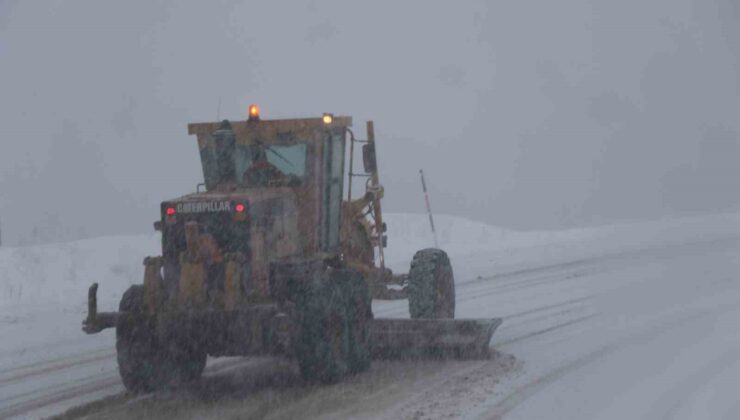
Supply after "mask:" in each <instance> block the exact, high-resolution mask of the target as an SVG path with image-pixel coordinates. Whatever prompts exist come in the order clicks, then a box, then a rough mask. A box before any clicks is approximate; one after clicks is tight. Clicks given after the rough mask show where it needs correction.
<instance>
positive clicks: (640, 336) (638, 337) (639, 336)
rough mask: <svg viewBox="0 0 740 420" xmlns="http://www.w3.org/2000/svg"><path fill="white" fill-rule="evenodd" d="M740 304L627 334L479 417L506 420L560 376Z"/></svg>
mask: <svg viewBox="0 0 740 420" xmlns="http://www.w3.org/2000/svg"><path fill="white" fill-rule="evenodd" d="M738 305H740V302H733V303H730V304H725V305H721V308H724V309H719V308H714V309H713V310H704V311H699V312H697V313H694V314H689V315H684V316H683V317H681V318H678V319H673V320H671V321H667V322H664V323H659V324H658V325H655V326H653V327H650V328H647V329H644V330H642V331H640V332H637V333H635V334H632V335H627V336H625V337H622V338H621V339H618V340H615V341H613V342H612V343H609V344H607V345H604V346H601V347H599V348H597V349H595V350H593V351H590V352H588V353H586V354H584V355H582V356H580V357H577V358H575V359H573V360H571V361H569V362H566V363H565V364H562V365H560V366H558V367H556V368H554V369H552V370H550V371H548V372H545V373H544V374H542V375H539V376H537V377H535V378H534V379H532V380H530V381H529V382H527V383H525V384H524V385H521V386H519V387H517V388H515V389H514V390H513V391H512V392H510V393H509V394H507V395H506V396H505V397H503V398H502V399H500V400H498V401H497V402H496V403H495V404H494V405H493V406H492V407H491V408H489V409H488V410H486V412H484V413H480V414H481V415H480V417H485V418H487V419H492V420H500V419H502V418H503V416H504V415H506V414H507V413H509V412H511V411H512V410H514V409H515V408H517V407H518V406H520V405H521V404H522V403H523V402H524V401H526V400H528V399H529V398H531V397H533V396H534V395H536V394H537V393H539V392H540V391H542V390H543V389H545V388H547V387H548V386H549V385H551V384H552V383H554V382H556V381H557V380H558V379H560V378H561V377H563V376H565V375H567V374H568V373H571V372H573V371H576V370H578V369H580V368H582V367H584V366H586V365H588V364H590V363H592V362H594V361H596V360H598V359H600V358H602V357H604V356H606V355H608V354H609V353H612V352H614V351H617V350H619V349H621V348H625V347H629V346H630V345H632V344H635V343H638V342H640V341H642V340H645V339H650V338H653V337H655V336H656V335H658V334H660V333H663V332H667V331H670V330H673V329H676V328H680V327H683V326H684V325H686V324H688V323H690V322H692V321H695V320H697V319H700V318H703V317H706V316H716V315H717V314H719V313H724V312H730V311H732V310H737V307H738ZM527 338H529V337H527Z"/></svg>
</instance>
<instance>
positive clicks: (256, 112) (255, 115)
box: [249, 104, 260, 121]
mask: <svg viewBox="0 0 740 420" xmlns="http://www.w3.org/2000/svg"><path fill="white" fill-rule="evenodd" d="M259 119H260V107H259V106H257V104H252V105H249V121H257V120H259Z"/></svg>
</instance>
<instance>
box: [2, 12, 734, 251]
mask: <svg viewBox="0 0 740 420" xmlns="http://www.w3.org/2000/svg"><path fill="white" fill-rule="evenodd" d="M351 3H352V4H350V2H345V1H338V0H337V1H311V2H292V3H291V4H292V6H289V5H287V4H284V3H283V2H232V1H226V0H224V1H211V2H184V1H180V2H174V1H173V2H161V1H157V2H153V1H143V0H136V1H128V2H101V1H77V2H63V1H48V2H20V1H12V0H10V1H9V0H0V137H1V141H2V149H1V150H0V219H1V220H2V227H3V239H4V242H5V243H10V244H18V243H30V242H45V241H55V240H63V239H72V238H80V237H89V236H97V235H103V234H117V233H132V232H147V231H150V230H151V222H153V221H154V220H155V219H157V218H158V205H159V203H160V202H161V201H163V200H165V199H168V198H173V197H176V196H179V195H182V194H185V193H189V192H192V191H194V189H195V186H196V184H197V183H199V182H201V181H202V172H201V169H200V165H199V161H198V154H197V146H196V143H195V139H194V138H193V137H190V136H188V135H187V127H186V125H187V123H189V122H197V121H210V120H215V119H216V117H217V115H216V114H217V108H218V104H219V101H220V103H221V106H220V117H221V118H231V119H243V118H244V117H245V114H246V109H247V106H248V105H249V104H250V103H253V102H254V103H259V104H260V105H261V108H262V113H263V118H287V117H305V116H319V115H321V113H322V112H334V113H336V114H343V115H352V116H353V117H354V118H355V127H354V130H355V132H356V133H362V132H363V130H364V121H365V120H366V119H374V120H375V124H376V135H377V139H378V142H379V144H378V154H379V160H380V171H381V173H380V176H381V182H382V183H383V184H384V185H385V187H386V200H385V203H384V206H385V207H384V208H385V209H386V210H387V211H395V212H423V211H424V202H423V196H422V195H421V191H420V185H419V180H418V169H419V168H421V167H423V168H424V169H425V172H426V173H427V176H428V183H429V187H430V194H431V200H432V205H433V207H434V210H435V211H436V212H437V213H447V214H457V215H461V216H467V217H470V218H473V219H477V220H482V221H486V222H489V223H493V224H497V225H503V226H510V227H517V228H560V227H570V226H578V225H586V224H594V223H609V222H614V221H622V220H631V219H640V218H655V217H663V216H669V215H680V214H686V213H693V212H719V211H731V210H738V209H740V195H739V194H738V193H737V192H738V191H739V188H738V187H740V181H739V180H740V165H739V164H738V162H740V142H739V139H738V133H740V118H738V116H739V114H740V106H739V105H740V100H739V99H738V93H739V91H738V87H739V84H738V74H739V73H738V71H739V70H740V6H738V5H737V3H736V2H735V1H734V0H701V1H700V0H656V1H652V2H644V1H637V0H626V1H620V2H614V1H586V0H572V1H562V2H552V1H545V0H538V1H530V2H514V1H511V2H503V1H502V2H483V1H471V2H451V1H434V2H432V1H418V2H395V1H374V2H361V3H359V2H358V3H355V2H351ZM391 234H392V232H391Z"/></svg>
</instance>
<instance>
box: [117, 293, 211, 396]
mask: <svg viewBox="0 0 740 420" xmlns="http://www.w3.org/2000/svg"><path fill="white" fill-rule="evenodd" d="M119 309H120V311H121V312H125V313H126V314H127V315H130V316H126V317H125V318H123V319H122V320H121V321H120V322H119V324H118V326H117V327H116V350H117V353H118V371H119V372H120V374H121V379H122V381H123V384H124V386H125V387H126V389H127V390H129V391H131V392H136V393H139V392H151V391H155V390H157V389H161V388H163V387H165V386H167V385H169V384H173V383H176V382H183V381H190V380H194V379H198V378H199V377H200V375H201V373H202V372H203V369H204V368H205V364H206V353H205V351H203V350H199V349H198V348H197V347H196V346H194V345H193V344H192V343H190V342H184V341H186V340H177V339H175V338H172V339H168V340H165V341H163V340H161V339H160V338H159V337H158V335H157V331H156V321H155V320H154V319H153V318H151V317H147V316H145V311H144V287H143V286H141V285H136V286H131V287H130V288H129V289H128V290H127V291H126V293H124V294H123V298H121V303H120V305H119ZM180 341H183V342H180Z"/></svg>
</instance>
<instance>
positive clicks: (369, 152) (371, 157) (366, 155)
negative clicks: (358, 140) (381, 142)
mask: <svg viewBox="0 0 740 420" xmlns="http://www.w3.org/2000/svg"><path fill="white" fill-rule="evenodd" d="M362 163H363V166H364V167H365V172H366V173H375V172H377V171H378V163H377V160H375V145H374V144H365V145H363V146H362Z"/></svg>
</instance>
